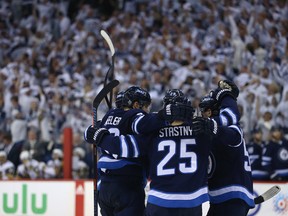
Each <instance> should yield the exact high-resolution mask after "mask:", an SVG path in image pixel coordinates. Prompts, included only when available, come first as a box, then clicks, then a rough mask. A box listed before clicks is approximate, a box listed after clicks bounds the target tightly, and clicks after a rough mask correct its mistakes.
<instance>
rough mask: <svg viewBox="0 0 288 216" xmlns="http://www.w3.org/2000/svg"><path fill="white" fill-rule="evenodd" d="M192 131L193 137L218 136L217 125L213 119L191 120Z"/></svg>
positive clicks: (196, 118)
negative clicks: (202, 135)
mask: <svg viewBox="0 0 288 216" xmlns="http://www.w3.org/2000/svg"><path fill="white" fill-rule="evenodd" d="M192 130H193V133H194V134H195V136H198V135H201V134H204V135H209V136H212V137H215V136H217V134H218V125H217V122H216V121H215V120H214V119H210V118H203V117H195V118H194V119H193V120H192Z"/></svg>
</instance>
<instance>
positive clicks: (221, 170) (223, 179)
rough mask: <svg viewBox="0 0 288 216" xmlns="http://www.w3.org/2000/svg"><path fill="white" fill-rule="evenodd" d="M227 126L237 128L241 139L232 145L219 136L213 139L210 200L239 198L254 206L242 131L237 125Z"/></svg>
mask: <svg viewBox="0 0 288 216" xmlns="http://www.w3.org/2000/svg"><path fill="white" fill-rule="evenodd" d="M229 127H233V128H235V129H236V130H238V131H239V133H240V135H241V139H240V142H238V145H234V146H231V145H229V141H227V142H226V143H224V142H223V141H222V139H220V138H219V137H217V138H216V139H215V140H214V142H215V144H214V145H213V147H212V156H211V161H212V169H211V170H210V171H211V172H210V173H209V176H210V177H209V194H210V202H212V203H218V202H223V201H225V200H229V199H233V198H240V199H243V200H244V201H246V203H247V204H248V205H250V206H254V201H253V182H252V174H251V166H250V159H249V154H248V152H247V150H246V145H245V140H244V139H243V132H242V130H241V129H240V128H239V127H238V126H235V125H233V126H229ZM235 138H236V137H235ZM230 140H231V139H230Z"/></svg>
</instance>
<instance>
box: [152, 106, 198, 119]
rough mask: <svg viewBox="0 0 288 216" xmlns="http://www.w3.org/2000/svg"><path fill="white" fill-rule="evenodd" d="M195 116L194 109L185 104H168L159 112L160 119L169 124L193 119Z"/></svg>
mask: <svg viewBox="0 0 288 216" xmlns="http://www.w3.org/2000/svg"><path fill="white" fill-rule="evenodd" d="M193 114H194V109H193V107H191V106H188V105H184V104H168V105H166V106H165V107H164V108H163V109H162V110H160V111H159V112H158V115H159V116H160V118H162V119H164V120H165V121H169V122H173V121H175V120H179V121H185V120H188V119H192V117H193Z"/></svg>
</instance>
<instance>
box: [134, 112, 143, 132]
mask: <svg viewBox="0 0 288 216" xmlns="http://www.w3.org/2000/svg"><path fill="white" fill-rule="evenodd" d="M143 117H144V115H143V114H141V115H139V117H138V118H136V119H135V120H134V121H133V123H132V130H133V132H134V133H136V134H139V131H138V130H137V126H138V123H139V121H140V120H141V119H142V118H143Z"/></svg>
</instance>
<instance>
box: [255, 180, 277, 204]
mask: <svg viewBox="0 0 288 216" xmlns="http://www.w3.org/2000/svg"><path fill="white" fill-rule="evenodd" d="M280 190H281V188H280V187H279V186H278V185H274V186H273V187H271V188H270V189H269V190H267V191H266V192H264V193H263V194H261V195H260V196H258V197H255V198H254V203H255V204H256V205H258V204H261V203H263V202H265V201H266V200H268V199H270V198H272V197H274V196H275V195H276V194H278V193H279V192H280Z"/></svg>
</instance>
